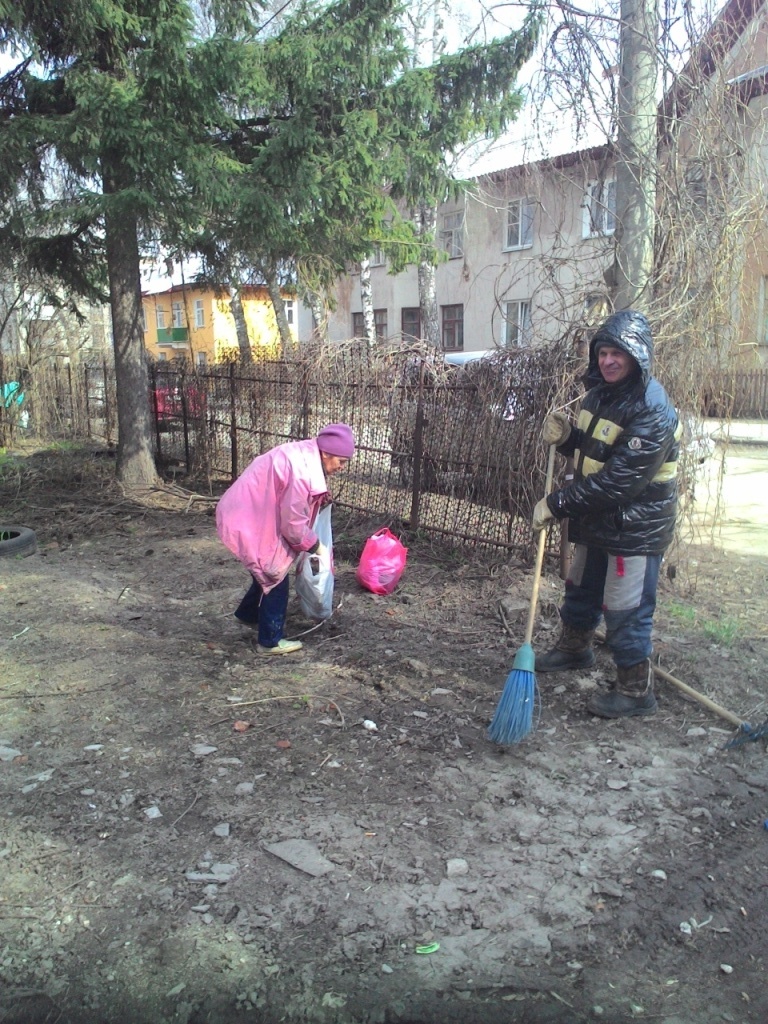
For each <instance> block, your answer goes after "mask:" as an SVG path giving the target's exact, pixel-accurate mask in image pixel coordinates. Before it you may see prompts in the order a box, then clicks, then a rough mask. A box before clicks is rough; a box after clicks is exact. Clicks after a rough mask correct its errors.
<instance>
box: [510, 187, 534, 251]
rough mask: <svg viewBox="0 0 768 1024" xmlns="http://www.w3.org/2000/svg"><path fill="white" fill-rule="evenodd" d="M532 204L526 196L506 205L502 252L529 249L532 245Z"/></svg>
mask: <svg viewBox="0 0 768 1024" xmlns="http://www.w3.org/2000/svg"><path fill="white" fill-rule="evenodd" d="M534 209H535V208H534V204H533V203H532V202H531V200H530V199H529V198H528V197H527V196H520V197H518V198H517V199H510V201H509V202H508V203H507V225H506V243H505V245H504V252H514V251H515V250H516V249H530V247H531V246H532V245H533V217H534Z"/></svg>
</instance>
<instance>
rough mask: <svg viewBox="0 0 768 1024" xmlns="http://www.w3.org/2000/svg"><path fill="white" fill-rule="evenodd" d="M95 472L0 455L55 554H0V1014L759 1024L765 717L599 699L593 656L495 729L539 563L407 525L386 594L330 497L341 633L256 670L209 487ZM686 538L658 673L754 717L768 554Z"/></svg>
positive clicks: (677, 699)
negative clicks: (136, 497)
mask: <svg viewBox="0 0 768 1024" xmlns="http://www.w3.org/2000/svg"><path fill="white" fill-rule="evenodd" d="M102 461H103V460H102ZM98 462H99V460H98V459H95V460H94V459H84V458H83V456H82V455H80V454H77V453H71V452H70V453H67V452H59V453H57V454H54V455H50V454H49V455H47V456H31V457H28V458H20V459H18V460H11V461H10V462H9V461H6V462H5V463H3V465H2V467H1V468H0V499H2V500H1V501H0V505H1V507H2V508H3V517H4V518H6V524H7V517H9V516H10V517H12V518H13V520H15V521H16V522H18V521H20V520H21V521H22V522H24V523H26V524H27V525H29V526H32V527H34V528H35V530H36V531H37V536H38V541H39V551H38V553H37V554H35V555H32V556H31V557H27V558H19V559H17V558H10V557H4V558H0V609H1V617H0V716H1V717H0V747H1V748H3V749H2V755H1V756H2V760H0V792H1V793H2V800H1V802H0V814H1V815H2V819H1V820H2V825H1V827H0V866H1V868H2V886H1V887H0V1022H2V1024H22V1022H23V1024H42V1022H49V1024H75V1022H77V1024H97V1022H98V1024H102V1022H103V1024H107V1022H109V1024H113V1022H115V1024H117V1022H120V1024H123V1022H125V1024H128V1022H147V1024H160V1022H185V1024H204V1022H205V1024H219V1022H227V1024H241V1022H242V1024H245V1022H251V1021H259V1022H269V1024H272V1022H277V1021H287V1022H291V1024H293V1022H298V1021H306V1022H318V1024H326V1022H327V1024H331V1022H334V1024H336V1022H337V1024H348V1022H350V1024H351V1022H356V1024H363V1022H384V1021H387V1022H402V1024H405V1022H411V1024H415V1022H422V1024H426V1022H429V1024H451V1022H454V1021H461V1022H462V1024H470V1022H489V1024H493V1022H497V1021H498V1022H502V1021H503V1022H518V1021H520V1022H523V1021H526V1022H553V1024H554V1022H557V1024H566V1022H567V1024H576V1022H585V1021H606V1022H611V1024H614V1022H623V1021H630V1020H631V1021H636V1020H647V1021H654V1022H658V1021H661V1022H664V1024H714V1022H717V1021H731V1022H737V1024H742V1022H749V1021H759V1022H765V1021H766V1020H767V1019H768V985H767V984H766V980H767V979H766V949H768V943H766V938H765V922H766V920H768V886H767V883H768V829H767V828H766V827H765V824H764V823H765V821H766V819H768V772H767V771H766V763H767V762H766V743H767V740H766V738H765V737H763V738H760V739H756V740H752V741H749V742H745V743H743V744H741V745H738V746H733V747H728V748H726V747H725V744H726V742H727V741H728V740H729V739H731V738H732V737H734V735H736V734H735V733H734V731H733V729H732V728H731V726H730V725H729V724H728V722H726V721H725V720H723V719H721V718H720V717H718V716H716V715H715V714H713V713H712V712H711V711H709V710H707V709H705V708H704V707H702V706H701V705H700V704H697V703H695V702H692V701H690V700H689V699H687V698H685V697H683V696H682V695H681V694H680V692H679V691H678V690H676V689H675V688H674V687H672V686H670V685H669V684H665V683H660V684H659V686H658V693H659V701H660V708H659V712H658V714H657V715H656V716H655V717H654V718H652V719H647V720H630V721H619V722H605V721H601V720H597V719H594V718H592V717H591V716H589V715H588V714H587V713H586V712H585V704H586V701H587V699H588V696H589V693H590V691H591V690H593V689H594V687H596V686H598V685H600V684H601V682H602V681H603V680H605V679H606V678H608V677H609V675H610V672H611V667H610V661H609V657H608V655H607V652H606V651H605V650H603V649H601V650H600V651H599V654H598V668H597V670H596V671H592V672H587V673H582V674H576V675H575V676H574V675H570V676H566V675H562V674H561V675H558V676H549V677H544V676H539V680H538V681H539V684H540V717H539V720H538V723H537V727H536V729H535V731H534V732H533V733H532V734H531V735H530V736H529V737H528V738H527V739H525V740H524V741H523V742H522V743H520V744H518V745H516V746H512V747H506V748H499V747H496V746H494V745H492V744H490V743H489V742H488V741H487V739H486V736H485V730H486V727H487V724H488V721H489V719H490V718H491V716H492V714H493V711H494V709H495V707H496V703H497V701H498V698H499V695H500V692H501V688H502V686H503V684H504V681H505V679H506V676H507V673H508V672H509V669H510V666H511V660H512V657H513V655H514V653H515V651H516V650H517V648H518V647H519V645H520V644H521V643H522V637H523V632H524V623H523V622H522V621H519V620H515V617H514V611H512V610H510V605H509V604H507V606H506V607H507V609H508V611H507V614H506V623H505V621H504V619H503V618H502V617H501V616H500V614H499V602H500V600H502V599H504V598H507V599H508V600H509V601H511V602H512V604H514V602H515V600H517V601H518V602H520V603H522V604H523V605H524V604H525V602H526V601H527V599H528V595H529V593H530V575H529V572H528V570H526V569H524V568H522V567H519V566H517V565H515V564H514V563H512V564H510V563H509V562H506V561H503V560H501V559H500V558H498V557H496V558H495V559H486V560H483V559H481V558H479V557H477V556H474V557H470V556H467V555H466V553H464V554H462V553H457V552H451V551H447V550H440V549H437V548H434V547H427V546H421V547H420V546H418V545H415V544H412V546H411V549H410V551H409V563H408V568H407V570H406V574H405V576H404V578H403V580H402V582H401V584H400V586H399V587H398V589H397V590H396V592H395V593H394V594H393V595H392V596H390V597H374V596H373V595H371V594H369V593H367V592H365V591H362V590H361V589H360V588H359V587H358V585H357V583H356V581H355V575H354V568H355V564H356V559H357V557H358V556H359V553H360V550H361V548H362V543H363V540H364V537H365V535H366V532H367V531H366V529H365V527H363V526H356V527H352V526H346V527H345V524H344V522H343V519H342V518H341V517H339V518H337V522H336V530H337V536H336V548H337V550H336V555H337V567H338V577H337V596H336V600H337V603H338V609H337V611H336V612H335V614H334V616H333V618H332V619H331V620H330V621H329V622H328V623H326V624H324V625H323V626H322V627H321V628H319V629H317V630H315V631H313V632H310V633H308V634H307V635H305V636H304V640H305V648H304V650H303V651H302V652H301V653H300V654H298V655H294V656H291V657H286V658H265V657H264V656H261V657H260V656H259V655H258V654H257V653H256V652H255V651H254V649H253V646H252V641H253V636H252V634H251V633H250V632H249V631H248V630H245V629H243V628H241V627H240V626H238V625H237V623H236V622H235V621H234V620H233V618H232V615H231V612H232V609H233V608H234V605H235V603H236V602H237V600H238V599H239V596H240V595H241V593H242V591H243V589H244V586H245V583H246V577H245V573H244V571H243V570H242V569H241V567H240V566H239V565H238V564H237V563H236V562H235V561H234V559H233V558H232V557H231V556H230V555H229V553H228V552H227V551H226V550H225V549H224V548H223V547H222V546H221V545H220V543H219V542H218V540H217V538H216V534H215V529H214V522H213V518H212V515H211V512H212V508H211V506H210V505H209V504H207V503H205V502H192V501H189V502H187V501H185V500H183V499H177V500H175V501H174V500H173V499H172V497H167V496H163V495H156V496H155V498H154V500H150V501H148V502H146V503H143V504H139V503H136V502H133V501H129V500H126V499H124V498H122V497H121V496H120V495H119V493H118V492H117V491H116V489H115V488H114V486H113V485H111V484H110V482H109V481H110V472H111V469H110V467H108V466H105V467H101V468H99V467H98ZM94 466H96V468H94ZM163 506H168V507H163ZM369 528H370V525H369ZM676 557H679V558H680V565H679V568H678V567H677V566H676V569H678V571H673V572H670V574H669V575H665V577H664V584H663V589H662V593H661V595H660V610H659V613H658V616H657V637H656V646H657V651H658V652H659V654H660V655H661V659H662V664H663V666H664V667H665V668H666V669H667V670H668V671H670V672H672V673H673V674H674V675H676V676H677V677H679V678H681V679H683V680H684V681H686V682H687V683H689V684H690V685H692V686H694V687H695V688H697V689H699V690H701V691H704V692H705V693H707V694H708V695H709V696H710V697H711V698H713V699H714V700H715V701H717V702H718V703H719V704H721V705H723V706H725V707H726V708H728V709H730V710H731V711H733V712H735V713H736V714H737V715H738V716H740V717H742V718H744V719H747V720H749V721H750V722H751V723H752V724H753V725H760V724H762V723H763V722H764V721H765V720H766V717H767V716H768V699H767V695H766V665H767V664H768V638H767V631H766V626H765V623H766V619H767V618H768V599H766V588H765V580H766V578H767V577H768V573H767V572H766V570H767V569H768V560H766V559H765V558H760V557H757V556H752V555H739V554H731V555H726V554H724V553H722V552H717V551H715V550H713V549H711V548H709V547H706V546H701V547H694V548H691V549H688V550H687V551H686V552H684V553H681V554H679V555H678V556H676ZM670 564H671V563H670ZM670 576H674V578H673V579H670ZM692 580H695V582H696V583H697V589H696V592H695V594H693V595H692V594H691V593H690V585H691V581H692ZM560 588H561V583H560V580H559V579H558V575H557V566H556V565H555V564H554V563H553V564H551V565H548V566H547V571H546V579H545V581H544V584H543V588H542V615H541V617H540V619H539V621H538V624H537V630H536V634H535V637H534V644H535V647H536V648H537V649H538V650H541V649H543V648H545V647H546V646H547V645H548V644H549V642H550V640H551V639H552V637H553V635H554V634H555V630H556V607H557V601H558V595H559V593H560ZM310 626H311V624H310V623H309V622H307V621H306V620H305V619H303V617H302V616H301V614H300V612H299V611H298V609H297V607H295V606H294V605H293V604H292V608H291V615H290V622H289V627H290V628H289V634H291V635H297V634H302V633H304V632H305V631H306V630H308V629H309V628H310ZM364 720H371V721H373V722H374V723H375V724H376V726H377V730H376V731H375V732H373V731H369V730H367V729H366V728H364V726H363V724H362V723H363V721H364ZM238 722H240V723H247V727H246V726H245V725H240V726H237V727H236V726H235V723H238ZM239 729H243V730H244V731H238V730H239ZM291 840H293V841H298V842H294V843H293V844H291V849H292V850H293V853H296V852H297V851H298V853H299V854H301V855H302V856H303V857H304V858H305V859H304V861H302V862H301V863H300V866H298V867H297V866H293V865H292V864H291V863H289V862H288V861H286V860H285V859H283V856H284V855H285V854H286V853H291V849H288V850H286V848H285V847H283V846H276V845H275V844H281V843H285V842H286V841H291ZM430 944H439V948H437V949H436V950H435V951H434V952H431V953H425V952H421V953H420V952H418V951H417V949H418V948H419V947H427V948H429V947H430Z"/></svg>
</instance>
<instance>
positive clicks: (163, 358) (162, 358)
mask: <svg viewBox="0 0 768 1024" xmlns="http://www.w3.org/2000/svg"><path fill="white" fill-rule="evenodd" d="M157 361H158V363H167V362H168V353H167V352H158V353H157Z"/></svg>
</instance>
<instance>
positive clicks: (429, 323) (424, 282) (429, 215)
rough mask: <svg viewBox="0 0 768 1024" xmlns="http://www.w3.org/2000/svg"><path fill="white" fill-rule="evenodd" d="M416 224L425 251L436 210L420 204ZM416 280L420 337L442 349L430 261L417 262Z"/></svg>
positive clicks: (432, 233)
mask: <svg viewBox="0 0 768 1024" xmlns="http://www.w3.org/2000/svg"><path fill="white" fill-rule="evenodd" d="M416 223H417V225H418V229H419V239H420V240H421V242H422V243H423V245H424V248H425V251H426V250H428V249H429V248H431V247H432V246H433V245H434V241H435V227H436V224H437V209H436V208H435V207H434V206H432V205H431V204H430V203H427V202H422V203H420V204H419V209H418V213H417V216H416ZM418 280H419V309H420V312H421V336H422V338H424V340H425V341H426V342H428V344H430V345H433V346H434V347H435V348H442V344H441V339H440V319H439V316H438V310H437V290H436V288H435V265H434V263H433V262H432V260H428V259H422V260H420V261H419V268H418Z"/></svg>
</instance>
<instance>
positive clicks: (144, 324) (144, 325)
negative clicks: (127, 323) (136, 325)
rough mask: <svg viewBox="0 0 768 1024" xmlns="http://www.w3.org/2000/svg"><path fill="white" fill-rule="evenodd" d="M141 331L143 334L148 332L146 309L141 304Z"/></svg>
mask: <svg viewBox="0 0 768 1024" xmlns="http://www.w3.org/2000/svg"><path fill="white" fill-rule="evenodd" d="M141 329H142V330H143V331H144V333H145V334H146V333H147V331H148V330H149V324H148V323H147V307H146V306H145V305H144V303H143V302H142V304H141Z"/></svg>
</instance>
